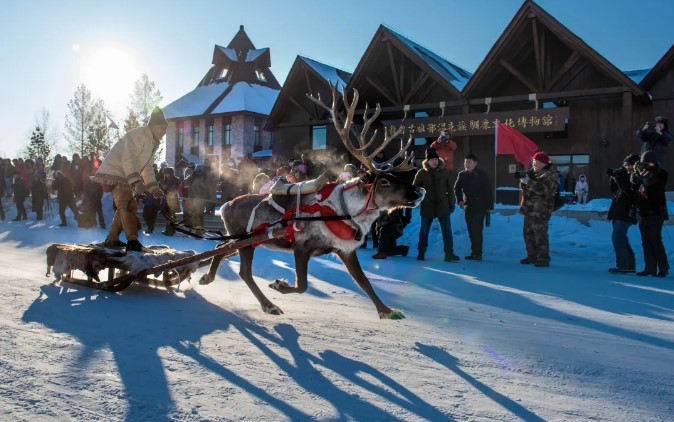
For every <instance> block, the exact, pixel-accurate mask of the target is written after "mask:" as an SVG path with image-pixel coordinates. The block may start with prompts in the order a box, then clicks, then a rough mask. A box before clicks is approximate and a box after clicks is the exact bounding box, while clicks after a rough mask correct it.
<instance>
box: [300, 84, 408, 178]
mask: <svg viewBox="0 0 674 422" xmlns="http://www.w3.org/2000/svg"><path fill="white" fill-rule="evenodd" d="M330 90H331V91H332V107H328V106H327V105H325V103H324V102H323V101H322V100H321V97H320V95H319V96H318V98H316V97H314V96H313V95H311V94H307V97H309V99H310V100H311V101H313V102H315V103H316V104H318V105H319V106H321V107H323V108H324V109H326V110H327V111H328V113H330V117H331V118H332V122H333V124H334V125H335V130H336V131H337V133H338V134H339V137H340V138H341V139H342V142H343V143H344V146H345V147H346V149H347V151H349V153H351V155H352V156H353V157H354V158H356V159H357V160H358V161H360V162H361V163H362V164H363V165H364V166H365V167H367V168H368V169H369V170H370V171H373V172H376V171H386V172H389V171H405V170H409V169H411V168H412V167H413V166H412V165H411V161H412V160H413V159H414V155H413V154H412V155H411V156H410V157H409V158H408V157H407V149H408V148H409V147H410V145H412V137H411V136H410V139H409V140H408V141H407V145H405V147H404V148H402V149H401V150H400V152H398V153H397V154H396V155H395V156H394V157H393V158H391V159H390V160H386V161H385V162H384V163H377V165H375V164H374V162H373V158H374V157H376V156H377V154H379V153H380V152H381V151H383V150H384V148H386V146H387V145H388V144H389V143H390V142H391V141H392V140H393V139H394V138H396V137H397V136H398V135H400V133H401V132H402V130H403V126H401V127H399V128H398V129H397V130H396V131H395V132H393V133H392V134H390V135H389V133H388V131H387V130H386V129H384V140H383V141H382V143H381V144H380V145H379V146H378V147H377V148H375V150H374V152H372V154H370V155H367V148H369V147H370V146H371V145H372V144H373V143H374V142H375V140H376V137H377V130H375V131H374V133H373V134H372V136H371V137H370V140H369V141H368V140H366V137H367V133H368V132H369V130H370V125H371V124H372V122H374V121H375V120H376V119H377V117H379V113H380V112H381V107H380V106H379V104H378V103H377V105H376V107H375V110H374V113H373V114H372V116H370V117H368V116H367V114H368V107H367V104H366V105H365V113H364V114H363V128H362V129H361V131H360V133H358V132H356V130H355V129H352V128H351V125H352V124H353V116H354V114H355V113H356V106H357V105H358V98H359V95H358V90H356V89H355V88H354V90H353V99H352V100H351V103H349V100H348V98H347V96H346V93H345V94H344V96H343V97H342V98H343V101H344V107H345V109H346V117H345V118H342V117H341V116H340V115H339V113H338V112H337V102H338V101H337V84H335V85H332V84H330ZM342 122H343V123H342ZM351 131H353V134H354V135H355V137H356V139H358V145H359V146H358V147H356V146H355V145H354V144H353V142H351V139H350V137H349V134H350V133H351ZM403 154H404V156H405V159H404V160H403V161H402V162H401V163H399V164H398V165H395V166H394V165H393V164H392V163H393V162H394V161H395V160H397V159H398V158H400V157H401V156H403ZM408 167H409V168H408Z"/></svg>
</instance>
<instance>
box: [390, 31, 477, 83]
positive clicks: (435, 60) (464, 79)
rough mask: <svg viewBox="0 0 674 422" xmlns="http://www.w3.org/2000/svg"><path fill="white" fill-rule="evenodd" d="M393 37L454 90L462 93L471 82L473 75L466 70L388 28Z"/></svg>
mask: <svg viewBox="0 0 674 422" xmlns="http://www.w3.org/2000/svg"><path fill="white" fill-rule="evenodd" d="M387 29H388V30H389V31H390V32H391V33H392V34H393V35H395V36H396V37H398V39H399V40H400V41H402V42H403V43H404V44H405V45H407V46H408V47H409V49H410V50H411V51H412V52H414V53H416V54H417V55H418V56H419V57H420V58H421V59H422V60H423V61H425V62H426V63H427V64H428V65H429V66H430V67H431V68H433V69H434V70H435V71H436V72H438V73H439V74H440V75H441V76H443V77H444V78H445V79H447V81H448V82H449V83H451V84H452V85H453V86H454V88H456V89H457V90H458V91H462V90H463V88H464V87H465V86H466V84H467V83H468V80H470V78H471V76H473V74H472V73H470V72H468V71H467V70H465V69H462V68H460V67H459V66H457V65H455V64H453V63H451V62H449V61H447V60H445V59H443V58H442V57H440V56H438V55H437V54H435V53H434V52H432V51H431V50H429V49H427V48H425V47H422V46H421V45H419V44H417V43H415V42H414V41H412V40H410V39H408V38H406V37H404V36H402V35H400V34H399V33H397V32H395V31H393V30H391V29H390V28H387Z"/></svg>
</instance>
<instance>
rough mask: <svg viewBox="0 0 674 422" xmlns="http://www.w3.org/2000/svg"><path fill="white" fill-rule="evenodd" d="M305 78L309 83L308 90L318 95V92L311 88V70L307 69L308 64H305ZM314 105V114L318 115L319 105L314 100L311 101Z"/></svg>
mask: <svg viewBox="0 0 674 422" xmlns="http://www.w3.org/2000/svg"><path fill="white" fill-rule="evenodd" d="M304 80H305V81H306V83H307V92H308V93H310V94H311V95H316V93H315V92H314V91H313V90H312V89H311V82H310V81H309V70H308V69H307V67H306V66H304ZM311 104H312V107H313V108H314V113H313V115H316V116H317V115H318V105H317V104H315V103H314V102H313V101H312V102H311Z"/></svg>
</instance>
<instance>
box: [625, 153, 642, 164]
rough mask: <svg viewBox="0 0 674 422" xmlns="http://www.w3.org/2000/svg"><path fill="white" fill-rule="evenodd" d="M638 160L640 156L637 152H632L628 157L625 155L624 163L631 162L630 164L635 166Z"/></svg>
mask: <svg viewBox="0 0 674 422" xmlns="http://www.w3.org/2000/svg"><path fill="white" fill-rule="evenodd" d="M637 161H639V156H638V155H636V154H630V155H628V156H627V157H625V160H624V161H623V163H625V164H629V165H630V166H633V165H634V163H636V162H637Z"/></svg>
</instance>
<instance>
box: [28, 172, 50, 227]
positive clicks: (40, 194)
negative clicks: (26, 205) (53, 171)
mask: <svg viewBox="0 0 674 422" xmlns="http://www.w3.org/2000/svg"><path fill="white" fill-rule="evenodd" d="M46 179H47V173H45V172H44V171H40V172H39V173H38V174H37V177H36V178H35V179H33V183H31V185H30V196H31V198H32V209H33V212H34V213H36V214H37V221H42V218H43V211H44V201H45V199H46V200H49V193H48V192H47V185H46V184H45V180H46Z"/></svg>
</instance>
